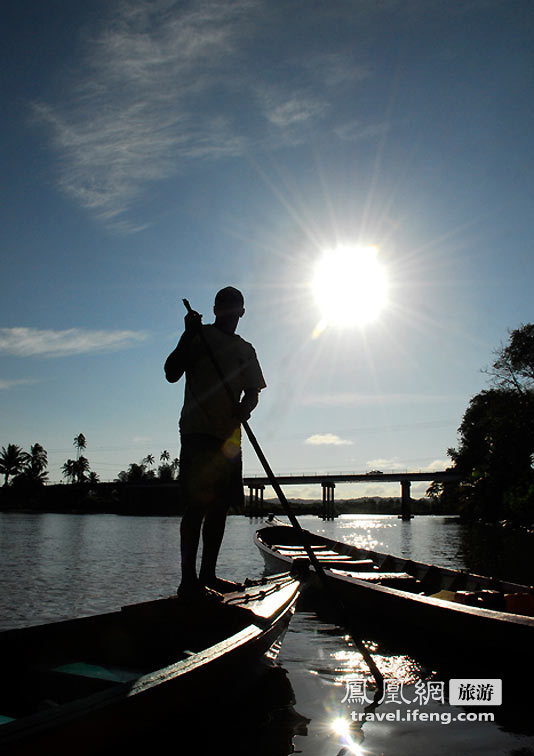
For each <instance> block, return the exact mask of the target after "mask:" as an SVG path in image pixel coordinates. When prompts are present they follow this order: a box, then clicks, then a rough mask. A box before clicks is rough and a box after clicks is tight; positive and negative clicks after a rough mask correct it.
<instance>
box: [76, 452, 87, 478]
mask: <svg viewBox="0 0 534 756" xmlns="http://www.w3.org/2000/svg"><path fill="white" fill-rule="evenodd" d="M75 470H76V477H77V478H78V483H83V482H84V480H85V473H88V472H89V460H88V459H87V457H83V456H80V457H78V459H77V460H76V462H75Z"/></svg>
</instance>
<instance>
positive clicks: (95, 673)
mask: <svg viewBox="0 0 534 756" xmlns="http://www.w3.org/2000/svg"><path fill="white" fill-rule="evenodd" d="M54 671H55V672H61V673H62V674H66V675H76V676H78V677H92V678H96V679H98V680H109V681H110V682H117V683H123V682H131V681H132V680H137V678H138V677H141V675H142V674H144V673H143V672H141V671H139V670H133V669H125V668H123V667H111V666H105V667H102V666H100V665H98V664H88V663H87V662H83V661H80V662H71V663H70V664H62V665H61V666H59V667H55V668H54Z"/></svg>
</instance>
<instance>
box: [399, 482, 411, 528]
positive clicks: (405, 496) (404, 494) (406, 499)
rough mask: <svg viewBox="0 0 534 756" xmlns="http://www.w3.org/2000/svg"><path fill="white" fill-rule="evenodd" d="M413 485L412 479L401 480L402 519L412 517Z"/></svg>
mask: <svg viewBox="0 0 534 756" xmlns="http://www.w3.org/2000/svg"><path fill="white" fill-rule="evenodd" d="M411 485H412V481H411V480H401V514H400V516H401V519H402V520H411V519H412V512H411V506H410V503H411V497H410V487H411Z"/></svg>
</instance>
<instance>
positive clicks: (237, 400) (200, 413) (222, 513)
mask: <svg viewBox="0 0 534 756" xmlns="http://www.w3.org/2000/svg"><path fill="white" fill-rule="evenodd" d="M213 312H214V314H215V322H214V323H213V324H211V325H202V322H201V317H202V316H201V315H199V314H198V313H197V312H188V313H187V315H186V316H185V331H184V333H183V335H182V337H181V338H180V341H179V342H178V346H177V347H176V349H175V350H174V351H173V352H172V353H171V354H170V355H169V357H168V358H167V361H166V362H165V377H166V378H167V380H168V381H169V382H170V383H175V382H176V381H178V380H179V379H180V378H181V377H182V375H183V374H184V373H185V377H186V383H185V395H184V404H183V408H182V413H181V416H180V439H181V450H180V484H181V485H180V490H181V494H182V496H183V497H184V498H185V503H186V508H185V513H184V516H183V518H182V524H181V528H180V534H181V557H182V581H181V584H180V587H179V589H178V595H179V596H181V597H184V598H190V597H191V598H196V597H198V596H202V595H203V594H205V587H208V588H212V589H214V590H219V591H224V590H225V589H226V590H227V589H229V588H231V585H232V584H230V583H228V582H227V581H224V580H221V579H219V578H217V577H216V573H215V567H216V563H217V557H218V555H219V550H220V547H221V543H222V539H223V535H224V528H225V524H226V515H227V512H228V508H229V507H230V505H231V504H237V505H239V504H242V503H243V480H242V463H241V422H242V421H244V420H248V418H249V417H250V413H251V412H252V410H253V409H254V408H255V407H256V405H257V404H258V397H259V392H260V391H261V389H262V388H265V381H264V378H263V375H262V372H261V368H260V365H259V362H258V359H257V357H256V352H255V351H254V348H253V346H252V345H251V344H249V343H248V342H246V341H244V340H243V339H242V338H241V337H240V336H238V335H237V334H236V333H235V330H236V328H237V324H238V322H239V319H240V318H241V317H242V316H243V315H244V313H245V307H244V300H243V295H242V294H241V292H240V291H238V290H237V289H234V288H233V287H231V286H228V287H226V288H225V289H221V291H219V292H218V294H217V296H216V297H215V305H214V307H213ZM210 352H211V356H210ZM212 357H213V358H214V360H215V362H216V364H217V365H218V368H219V370H220V372H221V374H222V376H223V377H224V382H223V381H222V380H221V375H220V374H219V372H218V370H217V368H216V367H215V365H214V364H213V363H214V361H213V359H212ZM228 387H229V389H230V393H231V397H230V396H229V392H228ZM201 529H202V560H201V565H200V572H199V575H198V577H197V572H196V559H197V552H198V545H199V541H200V531H201Z"/></svg>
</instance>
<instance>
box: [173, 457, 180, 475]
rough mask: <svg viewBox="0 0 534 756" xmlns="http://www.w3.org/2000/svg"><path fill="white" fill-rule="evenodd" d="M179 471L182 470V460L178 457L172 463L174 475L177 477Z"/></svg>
mask: <svg viewBox="0 0 534 756" xmlns="http://www.w3.org/2000/svg"><path fill="white" fill-rule="evenodd" d="M179 469H180V460H179V458H178V457H175V458H174V459H173V461H172V462H171V470H172V474H173V475H175V476H176V475H177V473H178V470H179Z"/></svg>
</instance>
